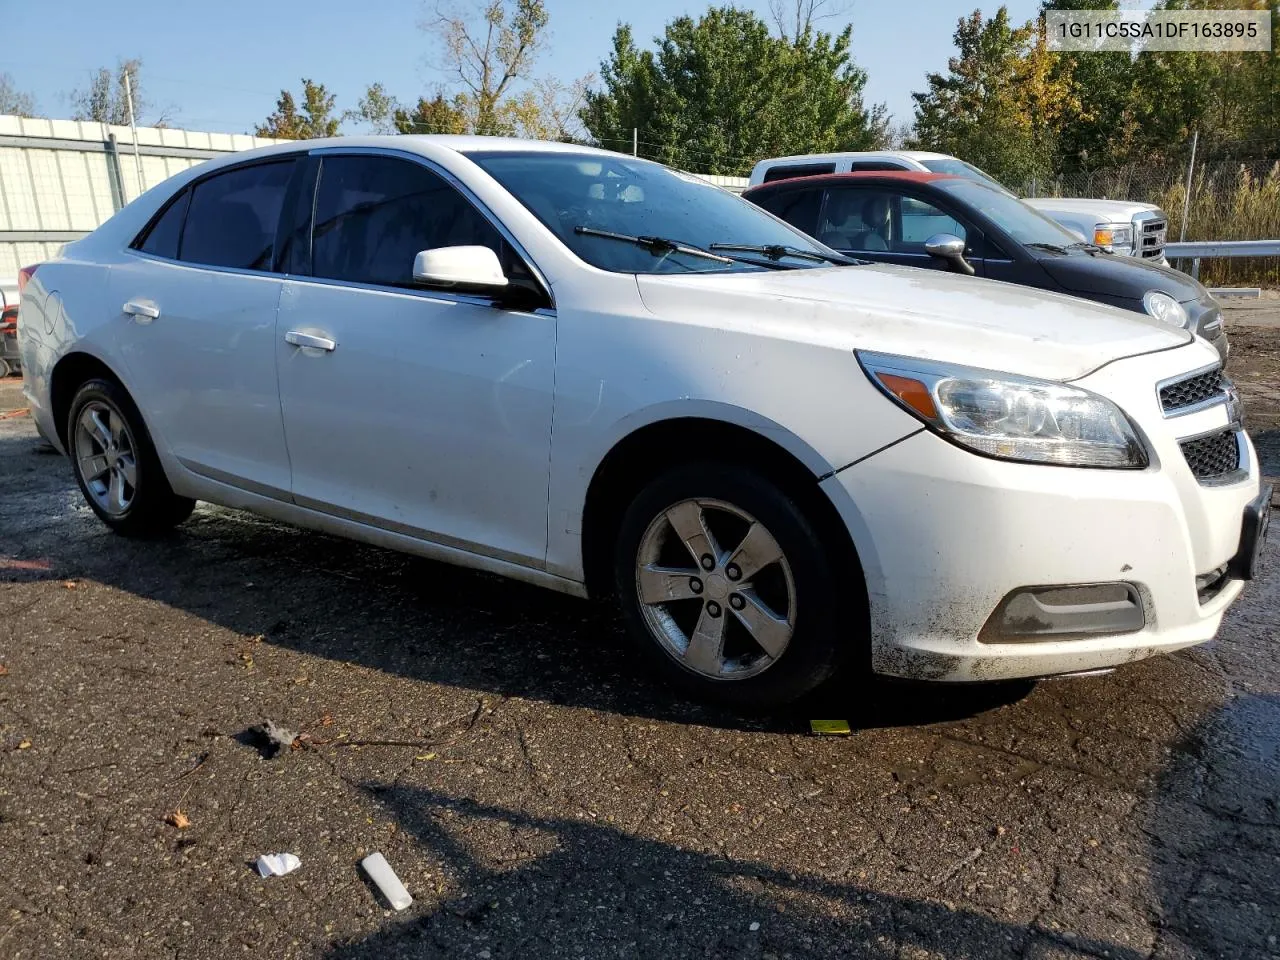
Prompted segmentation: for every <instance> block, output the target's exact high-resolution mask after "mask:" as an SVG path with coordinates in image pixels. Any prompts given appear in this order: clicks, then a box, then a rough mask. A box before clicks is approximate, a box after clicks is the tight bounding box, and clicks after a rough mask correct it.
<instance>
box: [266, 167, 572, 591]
mask: <svg viewBox="0 0 1280 960" xmlns="http://www.w3.org/2000/svg"><path fill="white" fill-rule="evenodd" d="M314 210H315V214H314V222H313V223H312V224H311V225H310V228H309V229H310V237H309V244H308V243H302V244H300V245H299V247H300V248H307V247H308V246H309V250H310V255H309V256H307V257H304V258H303V260H304V261H305V262H303V263H300V264H297V265H296V269H297V270H298V271H299V272H302V273H309V274H310V276H291V277H290V278H289V279H287V280H286V281H285V287H284V293H283V296H282V298H281V304H280V316H279V322H278V324H277V328H276V356H277V362H278V365H279V370H280V401H281V407H282V409H283V413H284V423H285V434H286V436H287V438H288V445H289V457H290V460H291V462H292V465H293V495H294V499H295V501H296V502H297V503H298V504H299V505H301V506H304V507H308V508H311V509H315V510H320V511H322V512H326V513H330V514H333V515H337V516H341V517H344V518H347V519H351V520H356V521H359V522H362V523H367V524H371V525H374V526H378V527H382V528H384V529H389V530H393V531H395V532H399V533H406V534H409V535H411V536H418V537H422V538H424V539H428V540H431V541H433V542H437V543H441V544H444V545H446V546H452V547H458V548H461V549H465V550H468V551H471V552H478V553H482V554H485V555H488V556H492V557H497V558H499V559H504V560H510V561H513V562H516V563H521V564H524V565H533V566H539V567H540V566H542V565H543V564H544V562H545V555H546V538H547V483H548V458H549V454H550V448H551V402H552V387H553V384H554V365H555V344H556V319H555V316H554V314H553V313H552V312H551V311H550V310H545V309H539V310H529V311H522V310H514V309H503V308H502V307H500V306H498V305H496V304H495V303H494V302H493V301H491V300H488V299H486V298H483V297H475V296H465V295H457V294H450V293H443V292H439V291H431V290H424V289H420V288H415V286H414V284H413V281H412V268H413V261H414V256H415V255H416V254H417V253H418V252H419V251H421V250H426V249H431V248H434V247H445V246H454V245H472V244H479V245H485V246H489V247H491V248H492V249H494V250H495V251H497V252H498V254H499V257H500V258H501V259H502V260H503V262H504V266H505V267H506V269H507V272H508V275H513V274H514V273H516V272H520V270H521V269H522V262H521V261H519V258H518V256H517V255H516V254H515V252H514V250H513V249H512V248H511V246H510V245H509V244H508V243H507V242H506V241H505V240H504V239H503V238H502V236H501V235H500V234H499V233H498V231H497V230H496V229H495V228H494V227H493V226H492V224H491V223H490V222H489V221H488V220H487V219H485V217H484V215H482V214H481V213H480V212H479V211H478V210H477V209H476V208H475V207H474V206H473V205H472V204H471V203H470V201H469V200H468V199H467V198H466V197H464V196H463V195H462V194H461V193H460V192H459V191H458V190H457V189H456V188H455V187H454V186H453V185H451V184H450V183H449V182H448V181H447V180H445V179H444V177H442V176H441V175H439V174H437V173H435V172H434V171H432V170H431V169H430V168H428V167H427V166H426V165H425V164H423V163H420V162H417V161H414V160H409V159H404V158H400V157H393V156H388V155H379V154H358V153H350V154H348V153H339V154H324V155H323V156H322V157H321V159H320V168H319V171H318V182H317V185H316V193H315V201H314ZM305 229H306V228H304V230H305ZM291 245H292V244H291ZM317 344H318V345H317Z"/></svg>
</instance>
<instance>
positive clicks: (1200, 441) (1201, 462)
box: [1179, 427, 1240, 483]
mask: <svg viewBox="0 0 1280 960" xmlns="http://www.w3.org/2000/svg"><path fill="white" fill-rule="evenodd" d="M1179 446H1180V447H1182V455H1183V456H1184V457H1186V458H1187V465H1188V466H1189V467H1191V472H1192V473H1193V474H1195V478H1196V479H1197V480H1199V481H1201V482H1202V483H1203V482H1205V481H1210V480H1217V479H1220V478H1222V477H1225V476H1227V475H1228V474H1231V473H1235V472H1236V471H1237V470H1239V469H1240V443H1239V441H1238V440H1237V439H1236V431H1235V428H1234V427H1228V428H1227V429H1226V430H1220V431H1219V432H1218V433H1211V434H1209V435H1208V436H1206V437H1198V438H1196V439H1195V440H1183V441H1182V443H1180V444H1179Z"/></svg>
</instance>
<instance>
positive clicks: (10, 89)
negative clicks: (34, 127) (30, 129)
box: [0, 73, 36, 117]
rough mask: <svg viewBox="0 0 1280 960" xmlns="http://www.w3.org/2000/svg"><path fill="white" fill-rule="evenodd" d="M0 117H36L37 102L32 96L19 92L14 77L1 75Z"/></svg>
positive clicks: (5, 74)
mask: <svg viewBox="0 0 1280 960" xmlns="http://www.w3.org/2000/svg"><path fill="white" fill-rule="evenodd" d="M0 115H5V116H11V117H34V116H36V101H35V98H34V97H32V96H31V94H29V93H26V92H25V91H22V90H19V89H18V88H17V86H15V85H14V82H13V77H11V76H10V75H9V74H7V73H0Z"/></svg>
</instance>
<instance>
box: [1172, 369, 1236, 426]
mask: <svg viewBox="0 0 1280 960" xmlns="http://www.w3.org/2000/svg"><path fill="white" fill-rule="evenodd" d="M1229 386H1230V381H1228V380H1227V378H1226V377H1225V376H1224V375H1223V372H1222V364H1220V363H1214V364H1210V365H1209V366H1207V367H1201V368H1200V369H1198V370H1192V371H1190V372H1189V373H1180V374H1178V375H1177V376H1176V377H1169V378H1167V379H1165V380H1161V381H1160V382H1159V383H1157V384H1156V400H1157V401H1158V402H1159V404H1160V410H1161V412H1162V413H1163V414H1164V415H1165V416H1166V417H1183V416H1186V415H1187V414H1189V413H1198V412H1200V411H1201V410H1207V409H1209V408H1210V407H1213V406H1217V405H1218V404H1219V403H1226V402H1227V400H1228V399H1229V396H1230V394H1229V392H1228V387H1229Z"/></svg>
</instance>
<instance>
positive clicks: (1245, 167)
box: [1029, 161, 1280, 287]
mask: <svg viewBox="0 0 1280 960" xmlns="http://www.w3.org/2000/svg"><path fill="white" fill-rule="evenodd" d="M1029 186H1030V185H1029ZM1036 186H1037V188H1038V190H1039V194H1040V195H1041V196H1046V195H1047V196H1064V197H1112V198H1117V199H1124V200H1138V201H1143V202H1147V203H1154V204H1157V205H1158V206H1159V207H1160V208H1161V209H1162V210H1164V212H1165V213H1167V214H1168V215H1169V240H1170V241H1176V240H1178V239H1179V238H1180V236H1181V234H1182V222H1183V215H1184V212H1186V168H1185V167H1184V168H1183V169H1181V170H1178V169H1175V168H1171V167H1145V168H1144V167H1122V168H1117V169H1114V170H1100V171H1095V172H1093V173H1080V174H1072V175H1068V176H1064V177H1061V178H1059V179H1058V180H1056V181H1053V182H1049V183H1043V184H1037V185H1036ZM1189 214H1190V216H1189V218H1188V220H1187V232H1186V239H1187V240H1189V241H1190V240H1280V162H1276V161H1266V162H1257V161H1253V162H1248V163H1236V162H1219V163H1214V164H1212V165H1210V166H1207V167H1206V166H1202V167H1200V168H1199V169H1198V170H1197V172H1196V174H1195V176H1194V178H1193V182H1192V186H1191V209H1190V211H1189ZM1200 279H1201V280H1202V281H1204V283H1205V284H1206V285H1209V286H1254V287H1277V286H1280V257H1267V258H1256V259H1255V258H1250V259H1213V260H1205V261H1203V262H1202V263H1201V272H1200Z"/></svg>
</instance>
